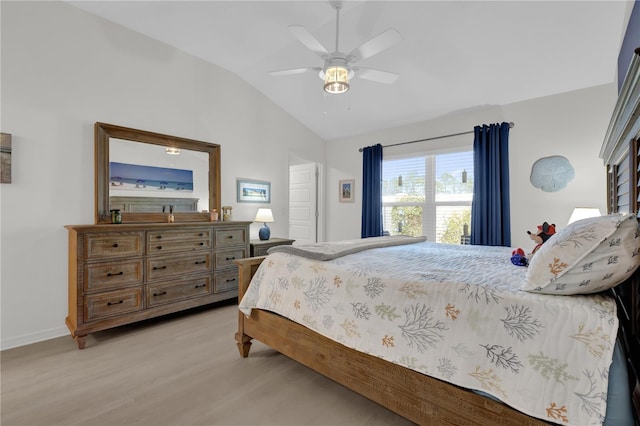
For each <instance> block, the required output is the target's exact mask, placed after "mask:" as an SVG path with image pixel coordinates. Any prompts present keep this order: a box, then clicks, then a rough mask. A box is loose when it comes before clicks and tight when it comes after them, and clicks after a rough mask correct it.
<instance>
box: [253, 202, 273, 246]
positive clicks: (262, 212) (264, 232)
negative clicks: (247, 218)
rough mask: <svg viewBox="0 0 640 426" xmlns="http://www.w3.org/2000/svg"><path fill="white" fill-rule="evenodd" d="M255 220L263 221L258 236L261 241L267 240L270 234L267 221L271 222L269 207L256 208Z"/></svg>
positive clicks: (271, 215) (271, 214)
mask: <svg viewBox="0 0 640 426" xmlns="http://www.w3.org/2000/svg"><path fill="white" fill-rule="evenodd" d="M255 221H256V222H262V223H264V226H263V227H262V228H260V231H258V237H259V238H260V239H261V240H263V241H266V240H268V239H269V237H270V236H271V230H270V229H269V227H268V226H267V222H273V213H271V209H258V214H256V219H255Z"/></svg>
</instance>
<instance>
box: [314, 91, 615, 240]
mask: <svg viewBox="0 0 640 426" xmlns="http://www.w3.org/2000/svg"><path fill="white" fill-rule="evenodd" d="M616 97H617V89H616V86H615V84H614V83H611V84H608V85H603V86H597V87H593V88H589V89H584V90H578V91H574V92H569V93H564V94H560V95H554V96H548V97H544V98H539V99H533V100H529V101H525V102H518V103H514V104H510V105H505V106H502V107H495V106H483V107H477V108H470V109H468V110H465V111H460V112H459V113H456V114H451V115H448V116H445V117H441V118H438V119H434V120H430V121H425V122H422V123H418V124H415V125H411V126H405V127H401V128H396V129H389V130H386V131H383V132H376V133H370V134H364V135H359V136H356V137H351V138H345V139H342V140H335V141H330V142H328V143H327V154H326V155H327V175H326V185H327V188H328V191H327V193H328V195H327V197H328V198H327V217H326V219H327V223H329V224H330V226H329V227H328V229H327V240H328V241H334V240H339V239H345V238H359V237H360V214H361V209H362V194H361V185H362V154H361V153H360V152H358V149H359V148H361V147H365V146H370V145H374V144H376V143H381V144H382V145H389V144H393V143H399V142H405V141H411V140H418V139H424V138H430V137H435V136H440V135H447V134H452V133H459V132H465V131H468V130H473V127H474V126H475V125H478V124H490V123H499V122H503V121H512V122H514V123H515V127H514V128H513V129H511V131H510V136H509V140H510V142H509V159H510V183H511V241H512V246H514V247H522V248H523V249H525V251H528V250H531V249H533V247H534V243H533V242H532V241H531V240H530V239H529V237H528V235H527V234H526V231H527V230H531V231H535V228H536V226H537V225H538V224H540V223H542V222H544V221H547V222H550V223H555V224H556V225H558V227H559V228H562V227H564V226H565V225H566V223H567V221H568V219H569V216H570V215H571V212H572V210H573V207H575V206H594V207H598V208H600V209H601V211H602V212H603V213H604V212H605V211H606V175H605V168H604V166H603V164H602V160H600V159H599V158H598V154H599V152H600V146H601V145H602V141H603V139H604V134H605V132H606V129H607V126H608V124H609V119H610V117H611V112H612V111H613V107H614V105H615V101H616ZM464 137H466V138H469V143H470V144H472V143H473V134H470V135H466V136H464ZM460 138H461V137H456V138H451V139H440V140H438V141H433V142H422V143H420V146H442V145H443V144H446V143H448V142H450V143H451V144H459V143H460ZM429 144H431V145H429ZM416 147H417V146H416ZM393 149H395V148H393ZM391 150H392V148H389V149H387V150H385V152H388V151H391ZM550 155H562V156H565V157H566V158H567V159H568V160H569V161H570V162H571V164H572V165H573V167H574V169H575V173H576V176H575V178H574V180H573V181H572V182H571V183H569V185H568V186H567V187H566V188H565V189H564V190H561V191H558V192H543V191H541V190H539V189H536V188H534V187H533V186H532V185H531V183H530V182H529V176H530V173H531V166H532V165H533V163H534V162H535V161H536V160H537V159H539V158H541V157H547V156H550ZM347 178H355V179H356V199H355V203H353V204H344V203H339V202H338V195H337V187H338V181H339V180H340V179H347Z"/></svg>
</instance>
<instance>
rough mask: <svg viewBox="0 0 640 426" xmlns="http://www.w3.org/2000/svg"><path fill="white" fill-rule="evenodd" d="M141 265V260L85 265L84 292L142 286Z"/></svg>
mask: <svg viewBox="0 0 640 426" xmlns="http://www.w3.org/2000/svg"><path fill="white" fill-rule="evenodd" d="M142 265H143V262H142V258H140V259H136V260H122V261H117V262H101V263H93V264H87V265H85V267H84V270H85V286H86V287H85V291H103V290H107V289H109V288H114V287H127V286H131V285H136V284H142Z"/></svg>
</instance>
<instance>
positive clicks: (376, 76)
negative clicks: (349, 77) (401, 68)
mask: <svg viewBox="0 0 640 426" xmlns="http://www.w3.org/2000/svg"><path fill="white" fill-rule="evenodd" d="M353 71H354V72H355V73H356V76H357V77H358V78H364V79H365V80H371V81H375V82H376V83H384V84H393V83H395V82H396V80H397V79H398V77H400V76H399V75H398V74H395V73H392V72H388V71H380V70H372V69H369V68H354V69H353Z"/></svg>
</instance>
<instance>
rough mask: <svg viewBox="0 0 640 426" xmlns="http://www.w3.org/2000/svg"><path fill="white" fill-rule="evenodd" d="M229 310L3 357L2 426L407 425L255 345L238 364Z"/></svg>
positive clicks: (169, 319)
mask: <svg viewBox="0 0 640 426" xmlns="http://www.w3.org/2000/svg"><path fill="white" fill-rule="evenodd" d="M236 327H237V306H236V305H234V304H232V305H229V304H226V305H222V306H218V307H215V308H213V309H200V310H196V311H192V312H189V313H188V314H186V315H185V314H176V315H172V316H169V317H164V318H161V319H155V320H150V321H146V322H144V323H142V324H135V325H130V326H124V327H120V328H117V329H114V330H109V331H104V332H100V333H95V334H92V335H89V338H88V339H87V347H86V348H85V349H83V350H78V349H77V346H76V344H75V342H74V341H73V339H72V338H71V337H69V336H67V337H61V338H57V339H52V340H49V341H46V342H40V343H36V344H33V345H28V346H23V347H20V348H15V349H10V350H6V351H3V352H1V353H0V356H1V370H0V373H1V376H0V383H1V389H2V393H1V398H2V399H1V406H0V408H1V417H0V420H1V422H0V423H1V424H2V425H3V426H40V425H43V426H44V425H47V426H49V425H51V426H53V425H61V426H73V425H87V426H89V425H101V426H102V425H104V426H110V425H149V426H151V425H153V426H163V425H170V426H191V425H194V426H195V425H309V426H311V425H323V426H324V425H327V426H329V425H410V424H412V423H411V422H409V421H407V420H405V419H403V418H401V417H399V416H397V415H396V414H394V413H392V412H390V411H389V410H387V409H385V408H383V407H381V406H379V405H377V404H375V403H373V402H371V401H369V400H368V399H366V398H364V397H361V396H359V395H357V394H355V393H354V392H352V391H350V390H348V389H346V388H344V387H342V386H341V385H338V384H336V383H335V382H333V381H331V380H329V379H326V378H324V377H323V376H321V375H319V374H317V373H315V372H313V371H311V370H309V369H308V368H306V367H304V366H302V365H300V364H298V363H297V362H295V361H292V360H291V359H289V358H287V357H285V356H283V355H281V354H279V353H277V352H275V351H274V350H272V349H270V348H268V347H267V346H265V345H263V344H261V343H260V342H254V344H253V346H252V348H251V352H250V354H249V357H248V358H245V359H243V358H241V357H240V355H239V354H238V350H237V348H236V344H235V340H234V337H233V335H234V333H235V331H236Z"/></svg>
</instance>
